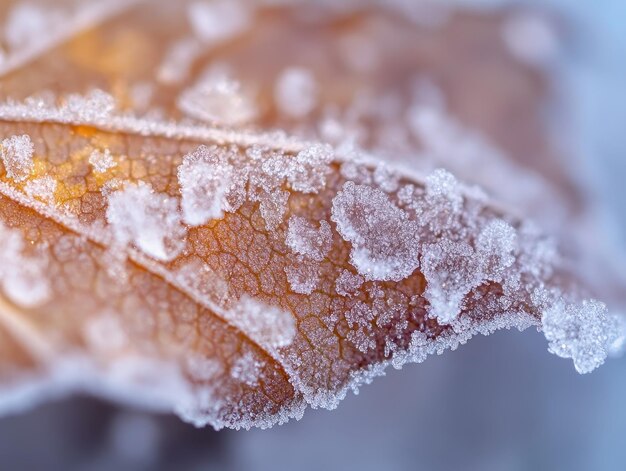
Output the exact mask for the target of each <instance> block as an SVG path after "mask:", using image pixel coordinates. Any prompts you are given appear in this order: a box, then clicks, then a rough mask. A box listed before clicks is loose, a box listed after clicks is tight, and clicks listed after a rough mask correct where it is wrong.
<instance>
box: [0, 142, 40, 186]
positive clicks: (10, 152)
mask: <svg viewBox="0 0 626 471" xmlns="http://www.w3.org/2000/svg"><path fill="white" fill-rule="evenodd" d="M34 150H35V148H34V146H33V143H32V141H31V140H30V137H29V136H28V135H26V134H23V135H21V136H11V137H8V138H6V139H4V140H3V141H2V162H3V163H4V168H5V170H6V172H7V176H8V177H9V178H12V179H13V180H15V181H18V182H19V181H22V180H25V179H26V178H28V176H29V175H30V173H31V172H32V171H33V167H34V163H33V152H34Z"/></svg>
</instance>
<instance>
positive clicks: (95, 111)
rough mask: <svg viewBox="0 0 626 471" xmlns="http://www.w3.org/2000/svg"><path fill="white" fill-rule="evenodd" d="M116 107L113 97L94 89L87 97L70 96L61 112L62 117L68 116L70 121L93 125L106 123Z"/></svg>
mask: <svg viewBox="0 0 626 471" xmlns="http://www.w3.org/2000/svg"><path fill="white" fill-rule="evenodd" d="M116 107H117V103H116V102H115V98H114V97H113V95H111V94H109V93H107V92H105V91H103V90H100V89H94V90H91V91H89V92H88V93H87V94H86V95H80V94H71V95H68V96H67V97H66V98H65V102H64V103H63V105H62V106H61V107H60V109H59V111H60V114H61V116H67V117H68V118H69V119H73V120H77V121H86V122H92V123H93V122H102V121H106V120H107V118H109V117H110V116H111V115H112V114H113V112H114V111H115V109H116Z"/></svg>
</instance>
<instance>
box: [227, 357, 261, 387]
mask: <svg viewBox="0 0 626 471" xmlns="http://www.w3.org/2000/svg"><path fill="white" fill-rule="evenodd" d="M261 366H263V365H262V363H261V362H260V361H259V360H258V359H257V358H256V356H255V355H254V353H252V352H246V353H244V354H243V355H242V356H240V357H239V358H237V359H236V360H235V362H234V363H233V366H232V367H231V369H230V376H231V378H233V379H236V380H238V381H241V382H242V383H244V384H247V385H248V386H250V387H254V386H256V385H257V384H258V383H259V376H260V375H261Z"/></svg>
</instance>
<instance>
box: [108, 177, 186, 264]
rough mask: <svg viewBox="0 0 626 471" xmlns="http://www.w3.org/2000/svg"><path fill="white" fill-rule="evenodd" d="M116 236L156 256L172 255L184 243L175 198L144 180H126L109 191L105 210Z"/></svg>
mask: <svg viewBox="0 0 626 471" xmlns="http://www.w3.org/2000/svg"><path fill="white" fill-rule="evenodd" d="M106 216H107V221H108V222H109V224H110V226H111V229H112V231H113V235H114V237H115V240H116V242H117V243H119V244H120V245H126V244H128V243H133V244H135V245H136V246H137V247H138V248H139V249H141V250H142V251H143V252H145V253H146V254H147V255H150V256H151V257H154V258H156V259H159V260H170V259H172V258H173V257H175V256H176V255H177V254H178V253H179V252H180V250H181V249H182V245H183V243H184V226H183V225H182V224H181V223H180V216H179V213H178V203H177V201H176V199H174V198H171V197H169V196H167V195H164V194H159V193H155V192H154V191H153V190H152V188H151V187H150V186H149V185H147V184H145V183H140V184H129V185H127V186H126V187H125V188H124V189H122V190H119V191H116V192H114V193H112V194H111V195H109V206H108V208H107V212H106Z"/></svg>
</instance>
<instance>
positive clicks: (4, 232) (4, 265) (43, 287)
mask: <svg viewBox="0 0 626 471" xmlns="http://www.w3.org/2000/svg"><path fill="white" fill-rule="evenodd" d="M24 246H25V241H24V238H23V237H22V235H21V234H20V232H19V231H17V230H13V229H9V228H7V227H5V226H4V225H2V224H0V284H1V285H2V290H3V291H4V294H5V295H6V296H7V297H8V298H9V299H10V300H11V301H12V302H14V303H15V304H18V305H19V306H22V307H24V308H30V307H36V306H39V305H41V304H43V303H44V302H46V301H47V300H48V299H49V298H50V294H51V288H50V281H49V280H48V278H47V276H46V269H47V259H45V258H43V257H41V256H36V257H35V256H33V257H27V256H24V254H23V251H24Z"/></svg>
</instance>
